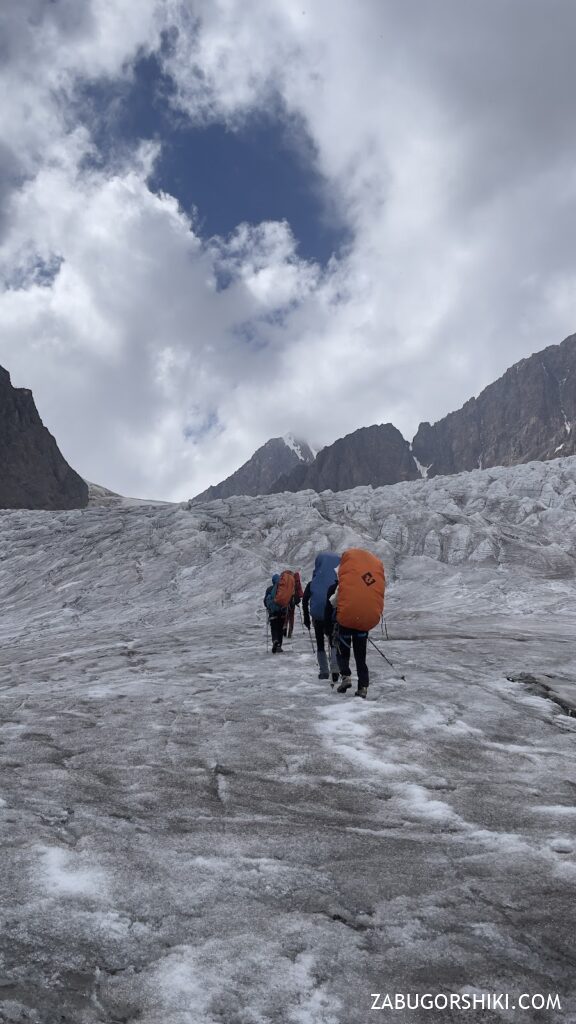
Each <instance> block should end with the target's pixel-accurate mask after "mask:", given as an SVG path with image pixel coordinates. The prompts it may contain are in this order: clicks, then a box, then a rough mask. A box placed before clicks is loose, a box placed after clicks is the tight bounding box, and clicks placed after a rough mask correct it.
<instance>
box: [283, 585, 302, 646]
mask: <svg viewBox="0 0 576 1024" xmlns="http://www.w3.org/2000/svg"><path fill="white" fill-rule="evenodd" d="M303 596H304V591H303V590H302V580H301V577H300V573H299V572H295V573H294V596H293V598H292V600H291V602H290V607H289V609H288V618H287V620H286V625H285V627H284V636H287V637H288V639H290V637H291V636H292V633H293V632H294V612H295V609H296V607H297V605H299V604H300V602H301V600H302V598H303Z"/></svg>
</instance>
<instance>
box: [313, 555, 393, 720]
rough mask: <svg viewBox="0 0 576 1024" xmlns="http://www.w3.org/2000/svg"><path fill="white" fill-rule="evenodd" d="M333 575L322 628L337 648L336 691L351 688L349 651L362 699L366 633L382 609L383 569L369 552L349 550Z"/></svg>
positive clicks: (365, 690) (364, 693)
mask: <svg viewBox="0 0 576 1024" xmlns="http://www.w3.org/2000/svg"><path fill="white" fill-rule="evenodd" d="M336 575H337V581H336V583H333V584H332V585H331V586H330V587H329V588H328V592H327V595H326V606H325V627H326V630H327V631H329V632H330V633H331V636H332V642H333V643H334V645H335V647H336V654H337V659H338V668H339V670H340V675H341V677H342V679H341V681H340V685H339V686H338V687H337V688H336V690H337V692H338V693H346V691H347V690H349V689H350V687H351V686H352V681H351V680H352V674H351V672H350V651H351V650H352V651H353V652H354V661H355V662H356V672H357V673H358V688H357V690H356V694H355V696H356V697H363V698H364V700H365V699H366V697H367V696H368V686H369V685H370V675H369V672H368V666H367V664H366V648H367V645H368V633H369V631H370V630H371V629H373V627H374V626H375V625H376V624H377V623H378V622H379V620H380V617H381V615H382V612H383V609H384V588H385V576H384V566H383V565H382V562H381V561H380V559H379V558H377V557H376V555H373V554H372V553H371V552H370V551H364V550H363V549H362V548H349V549H348V550H347V551H344V553H343V554H342V558H341V560H340V565H339V566H338V568H337V569H336Z"/></svg>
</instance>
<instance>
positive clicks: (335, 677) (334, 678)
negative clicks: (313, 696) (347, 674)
mask: <svg viewBox="0 0 576 1024" xmlns="http://www.w3.org/2000/svg"><path fill="white" fill-rule="evenodd" d="M339 679H340V673H339V672H333V673H332V686H334V684H335V683H337V682H338V680H339Z"/></svg>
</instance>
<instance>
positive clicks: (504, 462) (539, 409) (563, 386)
mask: <svg viewBox="0 0 576 1024" xmlns="http://www.w3.org/2000/svg"><path fill="white" fill-rule="evenodd" d="M575 428H576V335H571V336H570V337H569V338H566V339H565V341H563V342H562V344H561V345H550V346H549V347H548V348H545V349H544V350H543V351H542V352H537V353H535V355H533V356H530V357H529V358H528V359H522V360H521V361H520V362H519V363H515V364H514V366H512V367H510V369H509V370H507V371H506V373H505V374H504V375H503V376H502V377H500V378H499V379H498V380H497V381H495V382H494V383H493V384H490V385H489V386H488V387H487V388H485V390H484V391H482V392H481V394H480V395H479V396H478V398H471V399H470V400H469V401H468V402H466V403H465V405H463V406H462V408H461V409H459V410H458V411H457V412H452V413H450V414H449V415H448V416H445V417H444V419H441V420H439V421H438V422H437V423H435V424H434V425H432V426H431V425H430V424H429V423H421V424H420V427H419V428H418V432H417V434H416V436H415V438H414V441H413V442H412V451H413V453H414V455H415V457H416V458H417V459H418V461H419V462H420V463H421V464H422V465H423V466H426V467H429V468H428V474H429V476H438V475H441V474H449V473H459V472H461V471H462V470H470V469H477V468H478V467H481V468H486V467H488V466H511V465H515V464H517V463H521V462H530V461H532V460H534V459H538V460H547V459H555V458H558V457H560V456H563V455H574V454H575V453H576V429H575Z"/></svg>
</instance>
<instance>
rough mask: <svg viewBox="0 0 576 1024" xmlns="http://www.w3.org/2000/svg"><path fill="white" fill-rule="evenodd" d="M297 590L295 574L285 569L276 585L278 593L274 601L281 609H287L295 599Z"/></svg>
mask: <svg viewBox="0 0 576 1024" xmlns="http://www.w3.org/2000/svg"><path fill="white" fill-rule="evenodd" d="M295 588H296V581H295V579H294V573H293V572H290V570H289V569H284V572H282V573H280V579H279V580H278V583H277V584H276V593H275V595H274V601H275V602H276V604H277V605H278V606H279V608H287V607H288V605H289V604H290V601H291V600H292V598H293V597H294V590H295Z"/></svg>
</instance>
